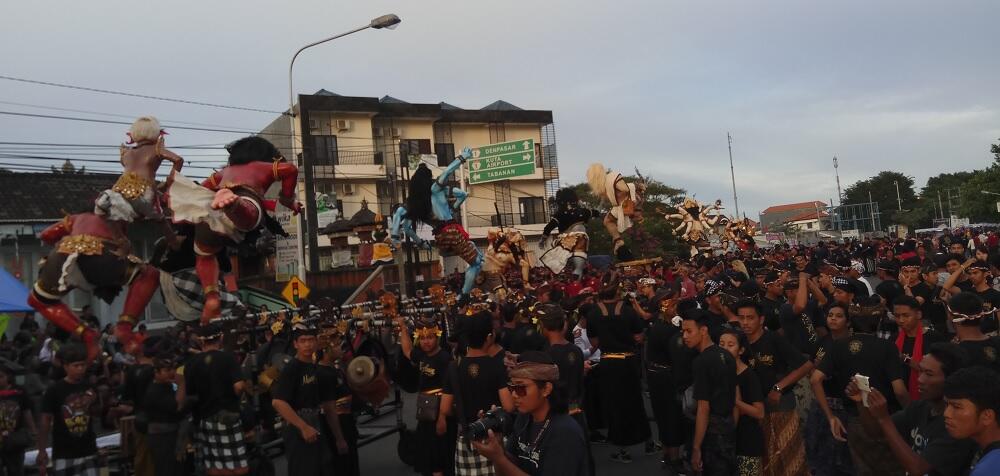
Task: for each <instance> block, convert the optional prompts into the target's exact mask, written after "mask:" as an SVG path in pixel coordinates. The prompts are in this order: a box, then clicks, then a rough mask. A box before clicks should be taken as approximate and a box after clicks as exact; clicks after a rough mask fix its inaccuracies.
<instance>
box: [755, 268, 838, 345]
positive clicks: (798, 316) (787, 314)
mask: <svg viewBox="0 0 1000 476" xmlns="http://www.w3.org/2000/svg"><path fill="white" fill-rule="evenodd" d="M784 288H785V297H786V298H787V300H788V302H786V303H785V304H782V305H781V308H780V310H779V314H778V315H779V320H780V322H781V335H782V336H784V337H785V339H786V340H787V341H788V342H789V343H791V344H792V346H794V347H795V348H796V349H797V350H798V351H799V352H800V353H802V354H805V355H813V354H815V353H816V348H817V346H818V345H819V339H820V338H821V337H823V336H824V335H826V319H825V317H823V316H822V313H821V312H820V310H819V309H820V307H821V306H823V305H825V304H826V295H824V294H823V292H822V291H820V289H819V286H818V285H817V284H816V283H815V282H814V281H813V280H812V279H811V278H810V276H809V273H805V272H800V273H799V277H798V279H797V280H794V281H788V282H787V283H785V286H784ZM810 292H812V296H813V297H812V298H810ZM764 323H765V325H766V324H767V318H766V316H765V319H764Z"/></svg>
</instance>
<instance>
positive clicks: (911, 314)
mask: <svg viewBox="0 0 1000 476" xmlns="http://www.w3.org/2000/svg"><path fill="white" fill-rule="evenodd" d="M892 314H893V317H894V318H895V319H896V325H897V327H898V329H899V330H898V331H897V333H896V335H895V336H893V338H892V339H891V340H892V341H893V342H895V343H896V349H897V350H899V354H900V357H901V360H902V364H901V365H902V366H903V368H902V369H901V374H902V375H903V382H905V383H906V388H907V389H908V391H909V393H910V400H911V401H913V400H917V399H919V398H920V393H919V391H918V389H917V375H918V374H919V373H920V365H919V364H920V359H922V358H923V356H924V354H925V353H927V350H929V349H930V348H931V346H932V345H934V344H936V343H938V342H945V341H946V339H945V337H944V336H942V335H941V334H939V333H937V332H935V331H933V330H929V329H924V325H923V316H922V315H921V312H920V305H919V304H917V300H916V299H913V298H912V297H910V296H900V297H898V298H896V304H895V305H894V306H893V307H892Z"/></svg>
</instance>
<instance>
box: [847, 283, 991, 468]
mask: <svg viewBox="0 0 1000 476" xmlns="http://www.w3.org/2000/svg"><path fill="white" fill-rule="evenodd" d="M898 305H899V304H898V302H897V306H898ZM967 362H968V356H967V355H966V353H965V351H964V350H962V349H961V348H960V347H958V346H957V345H955V344H936V345H934V346H932V347H931V348H930V351H929V352H928V353H927V354H926V355H925V356H924V359H923V360H921V361H920V377H919V380H920V384H919V387H920V398H921V399H920V400H917V401H914V402H913V403H911V404H910V405H909V406H907V407H906V408H904V409H903V410H900V411H898V412H896V413H895V414H892V415H891V416H890V414H889V407H888V404H887V402H886V399H885V397H884V396H883V395H882V393H881V392H879V391H878V389H872V390H871V393H870V394H869V395H868V407H867V408H866V407H865V406H864V404H861V405H858V407H857V408H858V411H859V412H860V413H861V422H862V424H863V425H864V429H865V431H866V432H867V433H868V434H869V436H872V437H882V438H884V439H885V441H886V443H887V444H888V445H889V449H890V450H891V451H892V454H893V456H894V457H895V458H896V461H897V462H899V464H900V466H902V467H903V469H904V470H905V471H906V472H907V473H908V474H935V475H942V476H960V475H962V474H964V472H965V469H966V468H968V465H969V460H971V459H972V455H973V453H975V452H976V444H975V442H973V441H971V440H958V439H955V438H952V437H951V436H949V435H948V432H947V431H946V430H945V423H944V407H945V404H944V382H945V378H947V377H948V376H949V375H951V374H952V373H954V372H955V371H957V370H959V369H960V368H962V367H963V366H964V365H965V364H966V363H967ZM847 396H848V397H849V398H850V399H852V400H854V401H855V402H859V403H860V402H862V396H861V392H860V391H858V388H857V385H856V384H852V385H849V386H848V392H847Z"/></svg>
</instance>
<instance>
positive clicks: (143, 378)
mask: <svg viewBox="0 0 1000 476" xmlns="http://www.w3.org/2000/svg"><path fill="white" fill-rule="evenodd" d="M162 341H163V338H162V337H160V336H151V337H149V338H147V339H145V340H144V341H143V342H142V348H140V349H137V350H138V353H137V355H136V360H137V362H136V364H135V365H132V366H130V367H127V368H126V369H125V382H124V383H123V384H122V389H121V402H122V404H123V405H124V409H125V412H126V413H133V412H134V413H133V414H134V416H135V437H136V440H135V459H134V461H133V465H134V466H133V467H134V468H135V471H136V473H141V474H148V473H151V472H153V470H154V465H153V459H152V453H151V452H150V448H149V446H148V445H147V444H146V429H147V425H146V423H147V422H148V421H149V420H148V418H147V416H146V414H145V412H144V411H143V401H144V398H145V396H146V390H147V389H148V388H149V385H150V384H152V383H153V359H152V357H151V356H152V355H153V354H154V353H155V352H156V349H157V347H158V346H159V345H160V343H161V342H162Z"/></svg>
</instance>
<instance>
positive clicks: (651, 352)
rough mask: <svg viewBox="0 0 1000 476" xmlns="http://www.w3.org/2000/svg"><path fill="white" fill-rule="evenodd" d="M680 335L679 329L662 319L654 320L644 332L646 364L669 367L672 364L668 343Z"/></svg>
mask: <svg viewBox="0 0 1000 476" xmlns="http://www.w3.org/2000/svg"><path fill="white" fill-rule="evenodd" d="M678 334H680V328H679V327H677V326H675V325H673V324H672V323H669V322H664V321H663V320H662V319H656V320H655V322H653V325H651V326H649V330H647V331H646V362H647V363H650V364H658V365H670V364H671V362H673V359H672V358H671V355H670V354H671V353H670V341H671V339H673V338H674V336H676V335H678Z"/></svg>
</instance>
